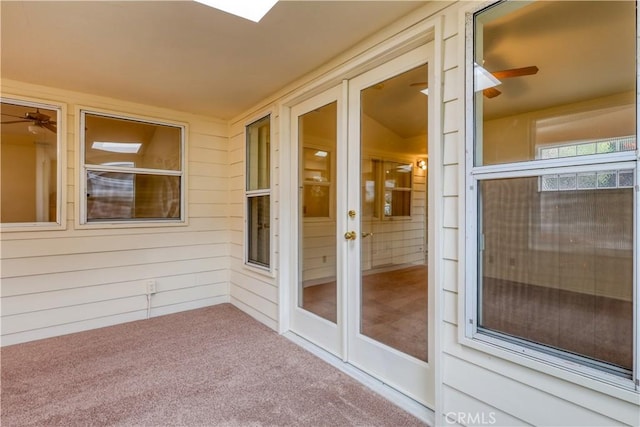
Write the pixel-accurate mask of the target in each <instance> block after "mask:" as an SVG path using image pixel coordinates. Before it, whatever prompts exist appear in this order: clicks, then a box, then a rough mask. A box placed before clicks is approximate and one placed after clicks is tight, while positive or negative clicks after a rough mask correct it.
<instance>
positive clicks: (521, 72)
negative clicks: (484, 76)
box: [491, 65, 538, 80]
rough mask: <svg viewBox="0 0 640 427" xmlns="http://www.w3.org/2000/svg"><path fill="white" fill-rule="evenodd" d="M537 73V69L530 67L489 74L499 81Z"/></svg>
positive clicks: (533, 66)
mask: <svg viewBox="0 0 640 427" xmlns="http://www.w3.org/2000/svg"><path fill="white" fill-rule="evenodd" d="M537 72H538V67H536V66H535V65H532V66H530V67H522V68H511V69H510V70H502V71H494V72H492V73H491V74H493V76H494V77H495V78H496V79H498V80H500V79H508V78H510V77H521V76H530V75H533V74H536V73H537Z"/></svg>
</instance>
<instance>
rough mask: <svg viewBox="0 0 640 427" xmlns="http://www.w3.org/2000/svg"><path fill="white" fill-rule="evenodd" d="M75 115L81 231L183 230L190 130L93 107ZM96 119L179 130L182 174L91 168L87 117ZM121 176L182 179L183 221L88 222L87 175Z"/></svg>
mask: <svg viewBox="0 0 640 427" xmlns="http://www.w3.org/2000/svg"><path fill="white" fill-rule="evenodd" d="M76 112H77V113H76V115H77V117H78V122H79V128H78V139H77V140H78V151H77V152H78V157H79V158H78V164H79V169H78V170H79V173H78V190H79V197H78V201H79V203H78V205H79V207H78V212H79V217H78V223H77V225H78V227H80V228H130V227H131V228H136V227H162V226H177V225H179V226H182V225H187V223H186V218H187V212H186V206H187V202H186V198H187V195H186V188H187V186H186V176H187V174H186V167H185V166H186V158H187V148H186V147H187V143H186V138H187V126H186V124H184V123H178V122H170V121H165V120H158V119H154V118H149V117H144V116H140V115H136V114H128V113H116V112H111V111H106V110H101V109H97V108H91V107H80V106H79V107H78V108H77V109H76ZM87 114H90V115H94V116H100V117H106V118H112V119H121V120H129V121H136V122H141V123H148V124H153V125H162V126H171V127H175V128H179V129H180V170H175V171H174V170H165V169H149V168H135V167H133V168H132V167H127V166H102V165H91V164H87V163H85V128H86V115H87ZM88 171H98V172H119V173H132V174H134V175H141V174H147V175H149V174H151V175H162V176H177V177H179V178H180V218H171V219H157V218H153V219H146V218H139V219H122V220H110V219H108V220H95V221H89V220H88V219H87V179H86V176H87V172H88Z"/></svg>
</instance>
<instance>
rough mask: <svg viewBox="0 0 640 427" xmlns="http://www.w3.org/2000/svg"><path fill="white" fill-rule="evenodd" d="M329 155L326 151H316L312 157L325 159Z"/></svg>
mask: <svg viewBox="0 0 640 427" xmlns="http://www.w3.org/2000/svg"><path fill="white" fill-rule="evenodd" d="M328 155H329V153H327V152H326V151H316V152H315V154H314V156H316V157H327V156H328Z"/></svg>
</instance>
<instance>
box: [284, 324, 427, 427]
mask: <svg viewBox="0 0 640 427" xmlns="http://www.w3.org/2000/svg"><path fill="white" fill-rule="evenodd" d="M282 336H284V337H285V338H287V339H289V340H290V341H292V342H293V343H295V344H297V345H299V346H300V347H302V348H304V349H305V350H307V351H308V352H310V353H311V354H313V355H315V356H317V357H319V358H320V359H321V360H323V361H325V362H327V363H328V364H330V365H331V366H333V367H335V368H336V369H338V370H340V371H341V372H344V373H345V374H347V375H349V376H350V377H351V378H353V379H355V380H356V381H358V382H360V383H361V384H363V385H364V386H365V387H367V388H369V389H370V390H371V391H373V392H374V393H377V394H379V395H380V396H382V397H384V398H385V399H387V400H389V401H390V402H391V403H393V404H395V405H396V406H398V407H399V408H401V409H403V410H404V411H406V412H408V413H409V414H411V415H413V416H414V417H416V418H418V419H419V420H420V421H422V422H424V423H426V424H427V425H428V426H435V425H436V423H435V413H434V412H433V410H431V409H430V408H428V407H426V406H424V405H422V404H421V403H419V402H416V401H415V400H413V399H411V398H410V397H408V396H407V395H405V394H403V393H401V392H399V391H398V390H396V389H394V388H392V387H390V386H388V385H387V384H385V383H384V382H382V381H380V380H378V379H377V378H375V377H372V376H371V375H369V374H367V373H366V372H364V371H362V370H360V369H358V368H356V367H355V366H353V365H351V364H349V363H346V362H344V361H343V360H342V359H340V358H339V357H336V356H334V355H333V354H331V353H329V352H328V351H326V350H323V349H322V348H320V347H318V346H317V345H315V344H313V343H312V342H310V341H307V340H306V339H304V338H302V337H301V336H299V335H297V334H295V333H293V332H291V331H289V332H285V333H283V334H282Z"/></svg>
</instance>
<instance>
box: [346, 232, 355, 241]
mask: <svg viewBox="0 0 640 427" xmlns="http://www.w3.org/2000/svg"><path fill="white" fill-rule="evenodd" d="M357 235H358V234H357V233H356V232H355V231H347V232H346V233H344V238H345V239H347V240H356V236H357Z"/></svg>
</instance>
